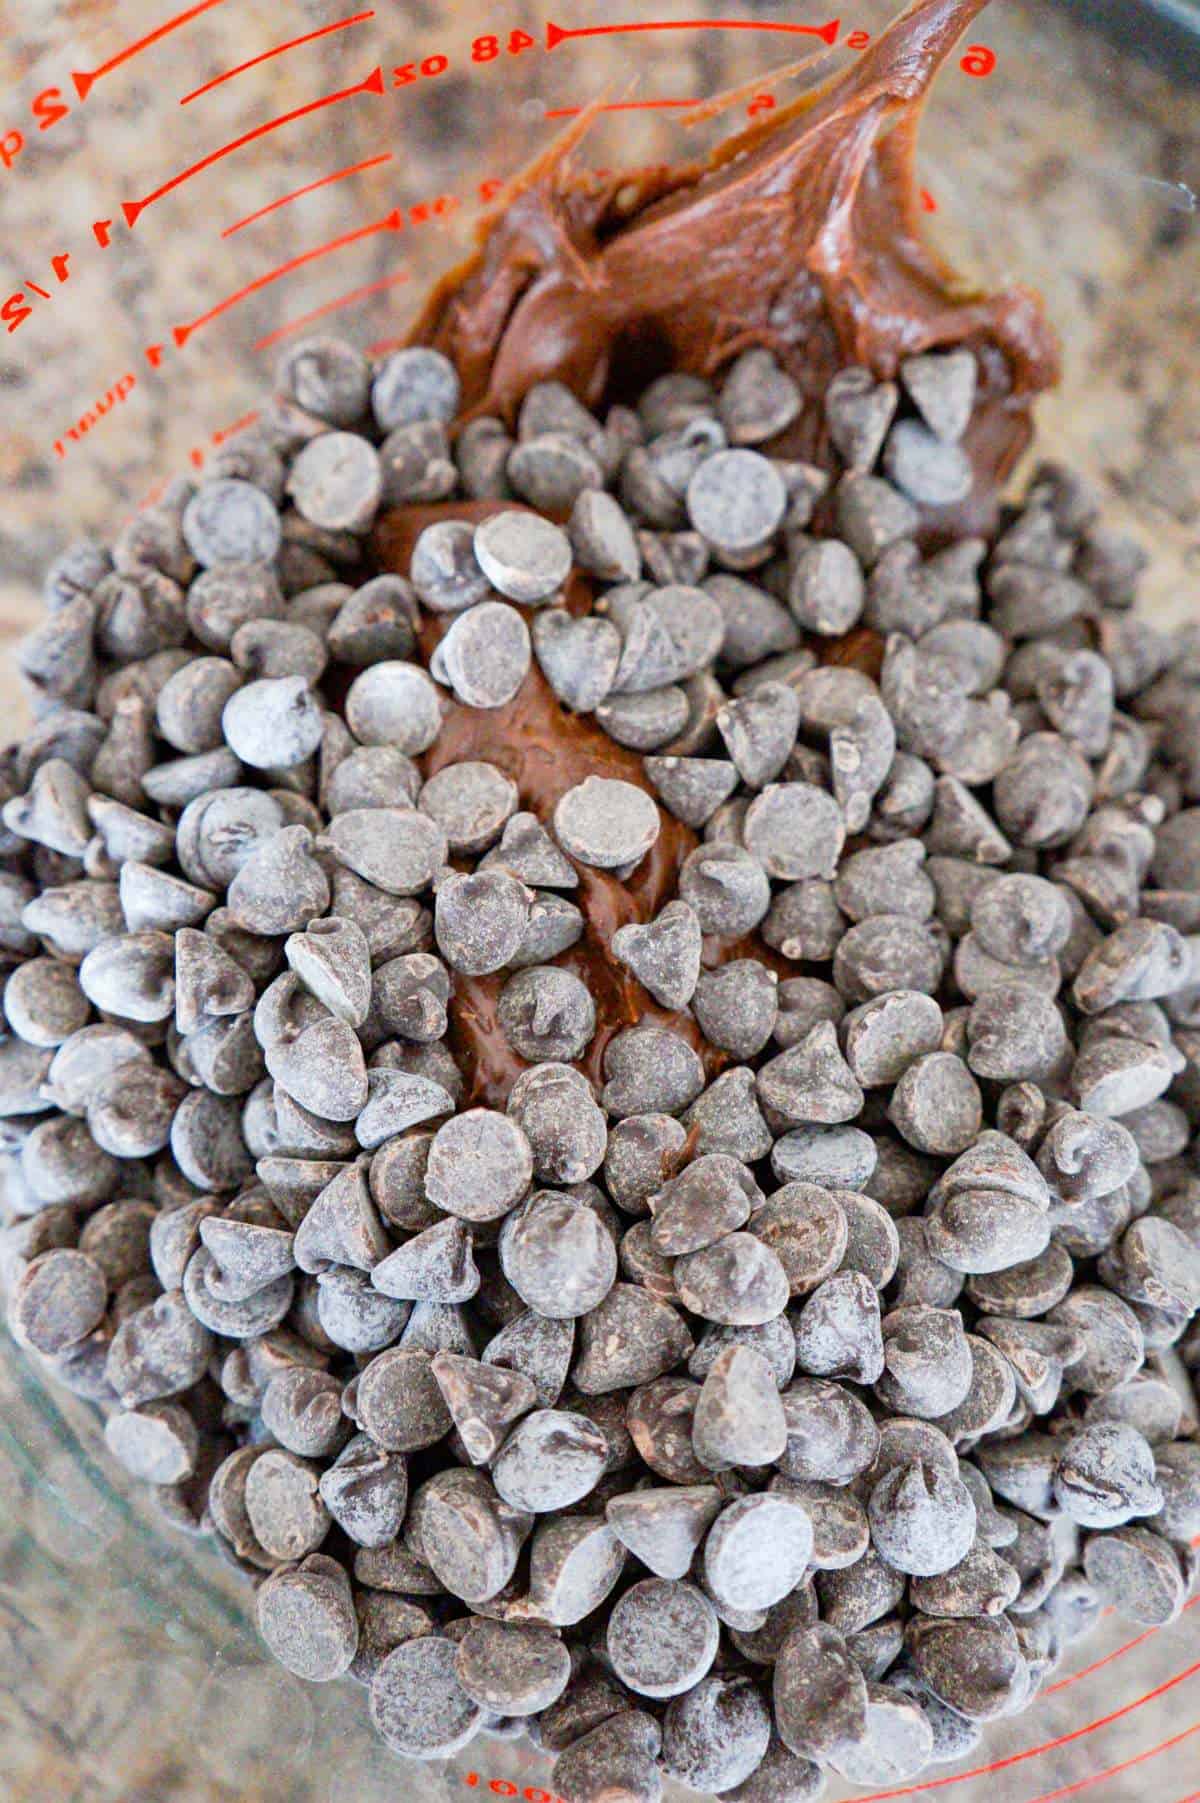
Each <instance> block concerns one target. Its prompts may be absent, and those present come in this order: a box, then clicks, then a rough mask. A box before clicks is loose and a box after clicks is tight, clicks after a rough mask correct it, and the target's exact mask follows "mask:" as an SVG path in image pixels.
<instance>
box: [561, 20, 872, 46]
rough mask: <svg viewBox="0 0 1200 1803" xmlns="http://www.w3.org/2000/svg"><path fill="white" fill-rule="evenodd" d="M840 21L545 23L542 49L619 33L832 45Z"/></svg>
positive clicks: (835, 39)
mask: <svg viewBox="0 0 1200 1803" xmlns="http://www.w3.org/2000/svg"><path fill="white" fill-rule="evenodd" d="M840 25H841V20H840V19H830V20H829V22H828V23H827V24H825V25H785V24H783V23H782V22H781V21H779V20H777V19H658V20H654V21H645V22H640V23H638V24H634V25H575V26H572V27H571V28H570V29H568V28H567V27H566V26H563V25H555V24H553V23H552V22H551V21H550V20H549V19H547V21H546V48H547V50H553V49H554V48H555V46H556V45H558V44H564V43H566V41H567V39H568V38H600V37H610V36H612V35H614V34H615V33H617V32H622V31H786V32H789V33H790V34H791V35H792V36H794V37H805V38H820V39H821V41H822V42H823V43H826V44H836V43H837V34H838V29H839V27H840Z"/></svg>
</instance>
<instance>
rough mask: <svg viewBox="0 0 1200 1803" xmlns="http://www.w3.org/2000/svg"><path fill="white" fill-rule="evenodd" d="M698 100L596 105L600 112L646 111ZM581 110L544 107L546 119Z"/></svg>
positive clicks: (575, 115) (566, 116) (574, 115)
mask: <svg viewBox="0 0 1200 1803" xmlns="http://www.w3.org/2000/svg"><path fill="white" fill-rule="evenodd" d="M699 105H700V102H699V101H698V100H614V101H612V102H611V104H610V105H608V106H601V107H597V108H596V111H597V112H600V113H648V112H651V111H653V110H654V109H655V108H656V107H671V106H677V107H689V106H699ZM582 111H583V108H582V107H581V106H552V107H547V108H546V113H545V117H546V118H547V119H577V118H578V117H579V115H580V113H581V112H582Z"/></svg>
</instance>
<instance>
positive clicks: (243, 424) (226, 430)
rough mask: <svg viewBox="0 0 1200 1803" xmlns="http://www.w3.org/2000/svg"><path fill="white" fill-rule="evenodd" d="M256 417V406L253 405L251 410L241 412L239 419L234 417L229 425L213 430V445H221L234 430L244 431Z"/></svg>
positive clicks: (231, 435)
mask: <svg viewBox="0 0 1200 1803" xmlns="http://www.w3.org/2000/svg"><path fill="white" fill-rule="evenodd" d="M257 418H258V408H257V407H255V408H254V410H253V411H252V412H250V413H243V415H242V417H241V419H235V420H234V422H233V424H232V425H231V426H222V427H221V428H220V430H219V431H216V432H214V433H213V435H212V441H213V443H214V445H223V444H224V443H225V440H226V439H227V438H232V437H233V435H234V433H235V432H244V431H245V430H246V429H247V427H248V426H252V425H253V424H254V422H255V420H256V419H257Z"/></svg>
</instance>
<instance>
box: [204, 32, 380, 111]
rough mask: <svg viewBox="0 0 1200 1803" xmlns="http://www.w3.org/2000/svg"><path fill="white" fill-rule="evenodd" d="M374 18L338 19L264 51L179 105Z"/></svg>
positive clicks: (215, 78)
mask: <svg viewBox="0 0 1200 1803" xmlns="http://www.w3.org/2000/svg"><path fill="white" fill-rule="evenodd" d="M374 17H375V14H374V13H373V12H366V13H355V14H354V16H353V17H352V18H349V19H337V20H335V22H334V23H333V24H332V25H322V26H321V28H320V30H319V31H306V32H305V34H304V36H303V37H300V38H289V39H288V41H287V43H286V44H276V46H275V48H274V50H264V51H263V52H262V55H261V56H252V57H250V59H249V60H248V61H247V62H244V63H238V64H236V65H235V67H234V68H232V69H226V71H225V73H224V75H214V76H213V78H212V80H211V81H206V82H205V83H204V86H203V87H201V88H193V89H192V91H191V93H190V94H185V95H184V96H183V99H182V100H181V101H180V102H179V104H180V106H188V105H190V103H191V102H192V101H193V100H199V98H200V96H201V94H208V93H211V92H212V90H213V88H219V87H220V86H221V83H222V82H225V81H232V80H233V78H234V76H235V75H244V74H245V72H246V70H247V69H256V68H257V67H258V65H259V63H269V62H270V60H271V58H272V57H273V56H282V55H283V53H284V51H285V50H295V49H296V48H297V47H298V46H299V45H300V44H311V43H312V42H313V40H314V38H327V37H328V36H329V35H330V33H331V32H334V31H345V30H346V29H347V27H348V26H351V25H361V24H362V23H363V21H364V19H373V18H374Z"/></svg>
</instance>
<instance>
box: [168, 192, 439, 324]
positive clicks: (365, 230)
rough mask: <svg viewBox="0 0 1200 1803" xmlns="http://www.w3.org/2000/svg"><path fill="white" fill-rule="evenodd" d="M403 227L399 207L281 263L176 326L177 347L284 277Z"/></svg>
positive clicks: (402, 218) (402, 216) (402, 217)
mask: <svg viewBox="0 0 1200 1803" xmlns="http://www.w3.org/2000/svg"><path fill="white" fill-rule="evenodd" d="M403 226H404V215H403V213H402V212H401V211H400V209H399V207H397V208H395V210H394V211H393V212H391V213H389V214H388V215H387V218H386V219H376V220H375V222H374V223H373V224H372V225H360V226H359V228H358V230H357V231H354V232H343V233H342V235H341V237H340V238H331V239H330V241H329V243H328V244H318V245H317V247H316V249H315V250H306V251H303V252H302V253H301V255H300V256H298V257H291V258H290V259H289V260H288V262H286V263H281V264H280V265H279V268H278V269H270V270H268V271H267V273H266V275H260V276H259V277H258V278H257V280H255V281H253V282H247V284H246V286H245V287H244V288H239V289H238V291H237V293H236V294H229V295H226V297H225V299H224V300H223V301H218V302H217V304H216V306H215V307H210V308H209V309H208V312H207V313H201V314H200V316H199V318H198V319H193V320H191V321H190V322H189V323H188V324H187V325H184V326H173V327H172V328H171V335H172V337H173V338H174V340H175V342H176V344H177V345H180V346H182V345H185V344H186V343H187V341H188V339H189V338H190V337H191V336H192V333H193V332H198V331H199V330H200V327H201V326H206V325H209V324H211V322H212V321H213V320H214V319H219V318H220V316H221V314H222V313H228V311H229V309H230V308H231V307H236V306H237V305H238V303H239V301H244V300H246V299H247V298H248V297H249V296H250V295H251V294H257V293H258V292H259V290H260V289H262V288H269V287H270V286H271V284H272V282H278V281H279V280H281V278H282V277H283V276H285V275H290V274H291V272H292V270H293V269H303V267H304V265H305V264H306V263H315V262H316V261H317V259H318V257H327V256H329V255H331V254H332V252H333V251H335V250H344V249H345V248H346V246H347V245H349V244H357V243H358V242H359V241H360V240H361V239H363V238H371V237H374V236H375V234H376V233H378V232H398V231H401V230H402V229H403Z"/></svg>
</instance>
